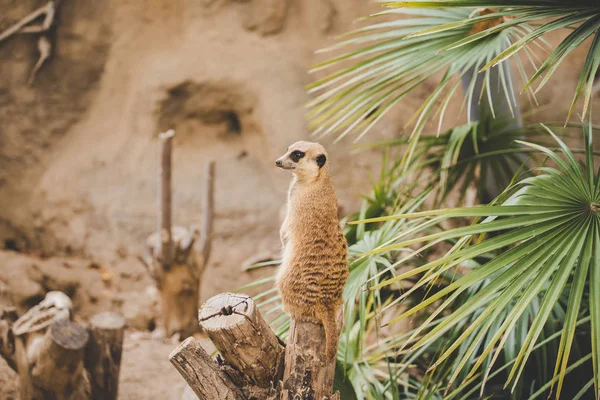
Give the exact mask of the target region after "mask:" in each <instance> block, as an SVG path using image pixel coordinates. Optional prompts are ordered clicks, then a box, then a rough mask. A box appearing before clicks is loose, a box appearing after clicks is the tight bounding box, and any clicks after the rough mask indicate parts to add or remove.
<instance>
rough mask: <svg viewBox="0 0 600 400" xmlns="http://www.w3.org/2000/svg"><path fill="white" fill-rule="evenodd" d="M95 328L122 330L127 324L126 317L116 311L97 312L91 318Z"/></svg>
mask: <svg viewBox="0 0 600 400" xmlns="http://www.w3.org/2000/svg"><path fill="white" fill-rule="evenodd" d="M90 324H91V325H92V326H93V327H94V328H98V329H103V330H120V329H122V328H123V327H124V326H125V318H123V316H122V315H121V314H117V313H114V312H103V313H99V314H96V315H94V316H93V317H92V319H91V320H90Z"/></svg>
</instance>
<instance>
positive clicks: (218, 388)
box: [169, 337, 244, 400]
mask: <svg viewBox="0 0 600 400" xmlns="http://www.w3.org/2000/svg"><path fill="white" fill-rule="evenodd" d="M169 361H171V364H173V366H175V368H176V369H177V371H179V373H180V374H181V376H183V378H184V379H185V381H186V382H187V383H188V385H190V387H191V388H192V389H193V390H194V393H196V396H198V398H199V399H200V400H244V396H243V395H242V393H241V391H240V389H238V388H237V387H236V386H235V385H234V384H233V383H232V382H231V380H230V379H229V377H228V376H227V375H226V374H225V372H223V371H222V370H221V369H220V368H219V366H218V365H217V364H216V363H215V362H214V361H213V360H212V358H210V356H209V355H208V354H207V353H206V351H204V349H203V348H202V346H200V344H199V343H198V342H197V341H196V340H195V339H194V338H193V337H189V338H187V339H186V340H184V341H183V342H182V343H181V344H180V345H179V346H178V347H177V348H176V349H175V350H173V352H172V353H171V355H170V356H169Z"/></svg>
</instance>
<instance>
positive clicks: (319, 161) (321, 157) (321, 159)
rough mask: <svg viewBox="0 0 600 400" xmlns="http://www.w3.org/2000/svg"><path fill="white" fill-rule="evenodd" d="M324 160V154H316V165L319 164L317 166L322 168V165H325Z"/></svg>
mask: <svg viewBox="0 0 600 400" xmlns="http://www.w3.org/2000/svg"><path fill="white" fill-rule="evenodd" d="M325 161H327V157H325V154H319V155H318V156H317V165H318V166H319V168H322V167H323V165H325Z"/></svg>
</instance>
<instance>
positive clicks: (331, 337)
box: [320, 310, 338, 360]
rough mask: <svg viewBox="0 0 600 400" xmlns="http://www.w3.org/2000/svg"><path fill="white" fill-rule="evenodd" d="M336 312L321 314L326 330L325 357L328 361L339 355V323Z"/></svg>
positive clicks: (328, 311) (327, 311)
mask: <svg viewBox="0 0 600 400" xmlns="http://www.w3.org/2000/svg"><path fill="white" fill-rule="evenodd" d="M335 315H336V313H335V311H334V310H326V311H324V312H323V313H321V315H320V317H321V323H322V324H323V328H324V329H325V356H326V357H327V359H328V360H331V359H332V358H334V357H335V356H336V354H337V339H338V338H337V335H338V329H337V321H336V318H335Z"/></svg>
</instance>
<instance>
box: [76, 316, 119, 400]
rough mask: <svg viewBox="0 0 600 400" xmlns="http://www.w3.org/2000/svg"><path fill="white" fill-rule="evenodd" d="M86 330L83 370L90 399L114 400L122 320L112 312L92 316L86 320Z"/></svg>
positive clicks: (117, 387) (117, 380)
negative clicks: (88, 338) (88, 320)
mask: <svg viewBox="0 0 600 400" xmlns="http://www.w3.org/2000/svg"><path fill="white" fill-rule="evenodd" d="M89 331H90V340H89V342H88V345H87V348H86V354H85V367H86V369H87V370H88V371H89V372H90V376H91V383H92V399H94V400H116V399H117V393H118V389H119V370H120V367H121V353H122V351H123V334H124V332H125V319H124V318H123V317H122V316H121V315H119V314H116V313H112V312H104V313H100V314H96V315H94V316H93V317H92V319H91V321H90V328H89Z"/></svg>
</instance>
